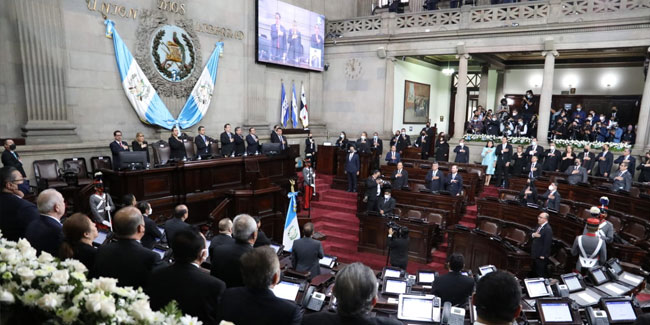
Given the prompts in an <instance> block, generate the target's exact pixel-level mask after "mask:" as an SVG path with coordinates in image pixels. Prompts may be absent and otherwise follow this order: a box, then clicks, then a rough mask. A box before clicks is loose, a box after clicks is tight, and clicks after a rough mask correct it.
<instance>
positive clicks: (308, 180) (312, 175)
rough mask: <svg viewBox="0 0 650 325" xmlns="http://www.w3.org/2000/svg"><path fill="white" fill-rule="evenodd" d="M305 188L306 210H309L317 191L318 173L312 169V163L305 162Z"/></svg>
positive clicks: (303, 172) (303, 175)
mask: <svg viewBox="0 0 650 325" xmlns="http://www.w3.org/2000/svg"><path fill="white" fill-rule="evenodd" d="M302 178H303V185H304V186H303V188H304V199H305V202H304V208H305V210H309V208H310V204H309V203H310V202H311V197H312V196H313V195H314V190H315V189H316V172H315V171H314V168H312V167H311V161H310V160H305V168H303V169H302Z"/></svg>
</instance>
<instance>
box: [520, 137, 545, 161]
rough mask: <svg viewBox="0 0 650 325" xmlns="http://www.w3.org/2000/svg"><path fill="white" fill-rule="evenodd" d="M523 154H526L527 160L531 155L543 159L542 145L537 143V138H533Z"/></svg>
mask: <svg viewBox="0 0 650 325" xmlns="http://www.w3.org/2000/svg"><path fill="white" fill-rule="evenodd" d="M525 154H526V156H528V161H529V162H530V160H531V158H532V157H533V156H537V158H538V159H544V147H542V146H540V145H538V144H537V138H533V140H532V141H531V143H530V146H528V147H527V148H526V152H525Z"/></svg>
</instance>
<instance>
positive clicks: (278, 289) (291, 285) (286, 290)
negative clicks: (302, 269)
mask: <svg viewBox="0 0 650 325" xmlns="http://www.w3.org/2000/svg"><path fill="white" fill-rule="evenodd" d="M299 291H300V283H295V282H289V281H280V283H278V284H276V285H275V287H273V293H274V294H275V296H276V297H278V298H281V299H286V300H291V301H296V297H298V292H299Z"/></svg>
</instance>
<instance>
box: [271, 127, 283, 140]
mask: <svg viewBox="0 0 650 325" xmlns="http://www.w3.org/2000/svg"><path fill="white" fill-rule="evenodd" d="M279 128H280V125H278V124H276V125H274V126H273V131H271V143H280V142H282V140H281V138H280V136H279V135H278V129H279Z"/></svg>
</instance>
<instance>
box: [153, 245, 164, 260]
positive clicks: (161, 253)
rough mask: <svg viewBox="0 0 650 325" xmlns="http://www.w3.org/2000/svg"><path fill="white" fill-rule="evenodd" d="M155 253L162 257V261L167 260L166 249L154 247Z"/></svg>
mask: <svg viewBox="0 0 650 325" xmlns="http://www.w3.org/2000/svg"><path fill="white" fill-rule="evenodd" d="M153 251H154V252H156V253H158V255H160V258H161V259H164V258H165V250H164V249H162V248H159V247H154V248H153Z"/></svg>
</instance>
